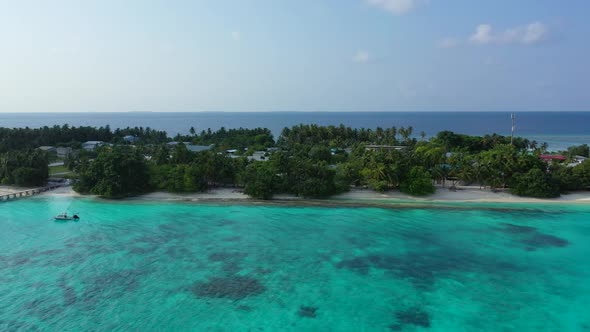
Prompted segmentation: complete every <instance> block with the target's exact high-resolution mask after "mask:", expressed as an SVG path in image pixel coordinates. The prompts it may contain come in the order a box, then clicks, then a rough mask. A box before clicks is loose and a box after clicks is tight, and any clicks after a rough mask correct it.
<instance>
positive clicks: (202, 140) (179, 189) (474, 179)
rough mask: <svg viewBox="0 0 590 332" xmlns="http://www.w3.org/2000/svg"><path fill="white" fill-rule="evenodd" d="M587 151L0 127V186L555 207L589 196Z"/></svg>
mask: <svg viewBox="0 0 590 332" xmlns="http://www.w3.org/2000/svg"><path fill="white" fill-rule="evenodd" d="M589 152H590V151H589V147H588V145H586V144H584V145H580V146H572V147H570V148H568V150H567V151H560V152H559V153H549V152H548V151H547V145H546V144H539V143H538V142H536V141H530V140H528V139H526V138H520V137H513V138H512V137H506V136H501V135H497V134H492V135H485V136H468V135H463V134H457V133H453V132H450V131H443V132H440V133H438V134H436V135H435V136H433V137H430V138H427V136H426V133H424V132H422V133H420V135H414V130H413V128H412V127H407V128H404V127H400V128H396V127H390V128H376V129H354V128H350V127H345V126H343V125H340V126H325V127H324V126H317V125H298V126H294V127H292V128H284V129H283V131H282V133H281V134H280V136H279V137H278V139H276V140H275V139H274V137H273V135H272V133H271V131H270V130H268V129H265V128H254V129H244V128H239V129H225V128H221V129H219V130H217V131H212V130H210V129H208V130H206V131H205V130H203V131H201V132H197V131H196V130H195V129H194V128H191V129H190V130H189V134H187V135H176V136H175V137H168V135H167V133H166V132H163V131H158V130H154V129H151V128H141V127H136V128H125V129H115V130H111V128H110V127H109V126H105V127H100V128H93V127H70V126H68V125H64V126H54V127H43V128H38V129H30V128H20V129H19V128H17V129H8V128H0V181H1V184H2V185H16V186H40V185H43V184H44V183H46V182H47V180H48V178H50V177H52V178H56V177H62V178H68V179H70V180H71V181H72V182H73V183H74V185H73V188H74V190H75V191H77V192H79V193H81V194H92V195H98V196H101V197H105V198H124V197H130V196H137V195H142V194H146V193H150V192H154V191H159V192H170V193H195V192H206V191H208V190H210V189H212V188H234V190H236V191H239V192H243V193H244V194H246V195H248V196H249V197H252V198H255V199H263V200H268V199H272V198H273V197H275V196H276V195H278V194H289V195H292V196H295V197H302V198H326V197H330V196H332V195H336V194H340V193H343V192H347V191H349V190H351V189H354V188H368V189H372V190H374V191H376V192H387V191H390V190H400V191H401V192H403V193H406V194H409V195H412V196H427V195H430V194H433V193H434V192H435V190H436V188H448V189H450V190H456V189H457V188H461V186H479V187H481V188H488V189H490V190H492V191H497V190H507V191H509V192H510V193H512V194H514V195H517V196H524V197H535V198H554V197H559V196H560V195H561V194H564V193H571V192H575V191H585V190H587V189H588V188H589V187H590V161H588V160H587V158H588V156H589ZM50 165H52V166H51V167H50Z"/></svg>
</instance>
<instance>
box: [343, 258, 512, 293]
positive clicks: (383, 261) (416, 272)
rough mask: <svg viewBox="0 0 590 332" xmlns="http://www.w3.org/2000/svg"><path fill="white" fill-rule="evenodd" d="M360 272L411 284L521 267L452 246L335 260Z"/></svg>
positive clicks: (494, 272) (422, 283)
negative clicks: (372, 271) (382, 274)
mask: <svg viewBox="0 0 590 332" xmlns="http://www.w3.org/2000/svg"><path fill="white" fill-rule="evenodd" d="M336 267H337V268H345V269H348V270H350V271H353V272H355V273H358V274H360V275H367V274H368V273H369V270H370V269H371V268H374V269H380V270H385V271H387V272H389V273H391V274H392V275H394V276H395V277H397V278H402V279H408V280H410V281H411V282H412V283H413V284H414V286H416V287H420V288H424V287H430V286H432V285H433V284H434V282H435V281H436V278H438V277H441V276H447V275H450V274H453V273H456V272H473V271H477V272H483V273H490V274H502V273H506V272H510V273H514V272H521V271H523V270H524V269H523V268H521V267H519V266H516V265H513V264H511V263H508V262H502V261H495V260H489V259H487V258H486V257H479V256H477V255H475V254H472V253H468V252H465V251H459V250H454V249H442V248H439V249H438V250H426V251H421V252H410V253H406V254H403V255H400V256H393V255H388V254H373V255H367V256H359V257H354V258H351V259H347V260H343V261H341V262H339V263H337V264H336Z"/></svg>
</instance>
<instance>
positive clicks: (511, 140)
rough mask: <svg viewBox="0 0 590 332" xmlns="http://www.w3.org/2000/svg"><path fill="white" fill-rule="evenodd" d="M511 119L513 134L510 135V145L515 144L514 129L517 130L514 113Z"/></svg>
mask: <svg viewBox="0 0 590 332" xmlns="http://www.w3.org/2000/svg"><path fill="white" fill-rule="evenodd" d="M510 118H511V119H512V132H511V134H510V145H512V144H514V129H515V128H516V116H515V115H514V113H512V114H511V115H510Z"/></svg>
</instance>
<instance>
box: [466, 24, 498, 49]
mask: <svg viewBox="0 0 590 332" xmlns="http://www.w3.org/2000/svg"><path fill="white" fill-rule="evenodd" d="M493 39H494V38H493V36H492V26H491V25H489V24H480V25H478V26H477V28H475V33H474V34H472V35H471V37H469V41H471V42H473V43H476V44H488V43H489V42H491V41H492V40H493Z"/></svg>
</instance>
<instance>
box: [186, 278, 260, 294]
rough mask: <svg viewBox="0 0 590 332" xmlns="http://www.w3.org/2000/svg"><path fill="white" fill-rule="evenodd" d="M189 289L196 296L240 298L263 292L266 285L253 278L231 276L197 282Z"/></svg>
mask: <svg viewBox="0 0 590 332" xmlns="http://www.w3.org/2000/svg"><path fill="white" fill-rule="evenodd" d="M191 291H192V292H193V294H194V295H195V296H197V297H204V298H227V299H232V300H241V299H244V298H246V297H250V296H256V295H260V294H262V293H264V291H266V287H264V285H262V284H261V283H260V282H259V281H258V279H255V278H251V277H242V276H231V277H215V278H212V279H210V280H209V281H207V282H197V283H195V284H194V285H193V286H192V287H191Z"/></svg>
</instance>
